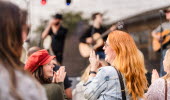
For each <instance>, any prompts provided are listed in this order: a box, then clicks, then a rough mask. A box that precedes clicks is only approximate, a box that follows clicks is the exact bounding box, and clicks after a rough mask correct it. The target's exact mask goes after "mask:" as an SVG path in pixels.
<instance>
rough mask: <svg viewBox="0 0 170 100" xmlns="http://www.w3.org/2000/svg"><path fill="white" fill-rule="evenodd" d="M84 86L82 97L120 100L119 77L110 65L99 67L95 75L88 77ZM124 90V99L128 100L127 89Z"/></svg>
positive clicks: (98, 99) (96, 99)
mask: <svg viewBox="0 0 170 100" xmlns="http://www.w3.org/2000/svg"><path fill="white" fill-rule="evenodd" d="M124 83H125V82H124ZM84 86H85V91H84V97H85V98H86V99H88V100H122V94H121V88H120V83H119V77H118V74H117V72H116V70H115V68H114V67H112V66H106V67H102V68H100V69H99V71H98V73H97V75H96V76H95V77H93V78H89V80H88V81H87V82H86V83H85V84H84ZM125 88H126V86H125ZM125 90H126V99H127V100H130V96H129V95H128V94H127V89H125Z"/></svg>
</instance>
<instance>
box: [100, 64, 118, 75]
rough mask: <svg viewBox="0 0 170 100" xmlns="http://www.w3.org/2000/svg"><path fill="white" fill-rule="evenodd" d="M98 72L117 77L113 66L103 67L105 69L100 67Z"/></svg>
mask: <svg viewBox="0 0 170 100" xmlns="http://www.w3.org/2000/svg"><path fill="white" fill-rule="evenodd" d="M99 71H102V72H104V73H107V74H108V75H111V76H112V75H114V76H117V72H116V69H115V68H114V67H113V66H105V67H101V68H100V69H99Z"/></svg>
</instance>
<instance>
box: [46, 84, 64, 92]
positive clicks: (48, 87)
mask: <svg viewBox="0 0 170 100" xmlns="http://www.w3.org/2000/svg"><path fill="white" fill-rule="evenodd" d="M43 86H44V87H45V89H46V90H53V91H56V90H62V88H61V86H60V85H59V84H56V83H51V84H43Z"/></svg>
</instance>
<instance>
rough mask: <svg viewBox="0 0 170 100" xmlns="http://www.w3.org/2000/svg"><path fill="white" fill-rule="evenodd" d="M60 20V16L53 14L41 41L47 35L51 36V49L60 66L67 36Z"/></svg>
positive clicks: (61, 17)
mask: <svg viewBox="0 0 170 100" xmlns="http://www.w3.org/2000/svg"><path fill="white" fill-rule="evenodd" d="M62 19H63V16H62V15H61V14H55V15H54V16H53V18H52V19H51V20H50V21H49V23H48V25H47V27H46V28H45V30H44V31H43V33H42V39H45V38H46V37H47V36H48V35H50V36H51V38H52V43H51V48H52V51H53V53H54V54H55V56H56V59H57V62H59V63H60V64H62V61H63V53H64V44H65V38H66V35H67V29H66V28H64V27H63V26H62V25H61V23H62Z"/></svg>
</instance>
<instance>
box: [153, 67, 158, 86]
mask: <svg viewBox="0 0 170 100" xmlns="http://www.w3.org/2000/svg"><path fill="white" fill-rule="evenodd" d="M158 78H159V74H158V72H157V70H156V69H153V70H152V83H153V82H154V81H155V80H156V79H158Z"/></svg>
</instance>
